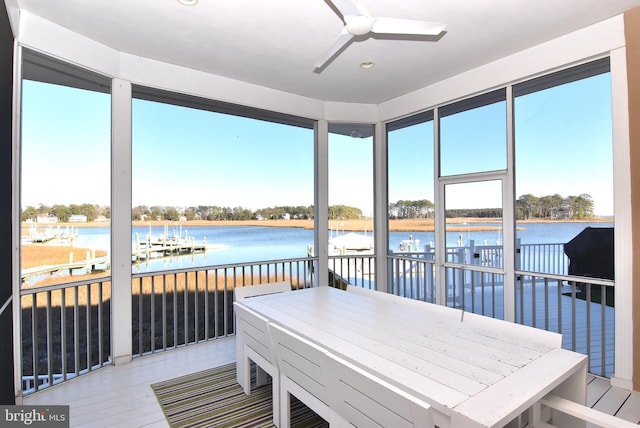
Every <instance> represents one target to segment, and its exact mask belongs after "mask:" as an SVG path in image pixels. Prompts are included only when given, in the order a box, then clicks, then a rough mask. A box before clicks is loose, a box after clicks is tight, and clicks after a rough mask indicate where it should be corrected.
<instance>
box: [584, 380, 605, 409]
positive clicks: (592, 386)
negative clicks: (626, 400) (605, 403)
mask: <svg viewBox="0 0 640 428" xmlns="http://www.w3.org/2000/svg"><path fill="white" fill-rule="evenodd" d="M609 388H611V384H610V382H609V380H608V379H605V378H601V377H594V378H593V380H592V381H591V382H589V385H588V387H587V402H586V405H587V406H589V407H593V406H594V405H595V404H596V403H597V402H598V400H600V399H601V398H602V396H603V395H604V394H605V393H606V392H607V391H608V390H609Z"/></svg>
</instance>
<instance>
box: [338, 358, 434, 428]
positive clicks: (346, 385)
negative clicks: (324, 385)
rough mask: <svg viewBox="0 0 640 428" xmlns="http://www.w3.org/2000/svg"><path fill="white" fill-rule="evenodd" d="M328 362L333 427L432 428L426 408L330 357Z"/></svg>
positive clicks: (358, 370) (422, 404) (342, 361)
mask: <svg viewBox="0 0 640 428" xmlns="http://www.w3.org/2000/svg"><path fill="white" fill-rule="evenodd" d="M327 362H328V366H327V370H326V373H327V376H328V379H329V393H330V394H329V400H330V407H331V409H332V411H333V412H335V413H336V414H337V417H335V416H334V418H333V419H332V420H331V426H332V427H337V428H340V427H353V426H355V427H376V426H381V427H393V428H433V427H434V425H433V416H432V414H431V406H429V404H427V403H425V402H424V401H422V400H419V399H417V398H415V397H412V396H411V395H409V394H407V393H405V392H404V391H402V390H400V389H398V388H397V387H395V386H393V385H391V384H389V383H388V382H385V381H383V380H381V379H379V378H377V377H375V376H373V375H371V374H370V373H367V372H366V371H364V370H362V369H361V368H359V367H357V366H355V365H353V364H351V363H349V362H348V361H346V360H344V359H342V358H340V357H337V356H335V355H333V354H331V353H328V354H327Z"/></svg>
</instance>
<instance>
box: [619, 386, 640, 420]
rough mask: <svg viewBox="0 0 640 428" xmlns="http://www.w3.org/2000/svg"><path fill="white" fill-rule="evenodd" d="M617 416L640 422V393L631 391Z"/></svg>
mask: <svg viewBox="0 0 640 428" xmlns="http://www.w3.org/2000/svg"><path fill="white" fill-rule="evenodd" d="M616 416H617V417H619V418H622V419H624V420H627V421H629V422H634V423H636V424H640V394H637V393H633V392H632V393H630V394H629V398H627V401H625V402H624V404H623V405H622V407H621V408H620V410H618V413H616Z"/></svg>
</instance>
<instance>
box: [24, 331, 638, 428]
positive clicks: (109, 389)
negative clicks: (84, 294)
mask: <svg viewBox="0 0 640 428" xmlns="http://www.w3.org/2000/svg"><path fill="white" fill-rule="evenodd" d="M233 361H235V338H234V337H230V338H227V339H221V340H217V341H211V342H208V343H203V344H199V345H193V346H188V347H186V348H181V349H178V350H172V351H167V352H161V353H158V354H156V355H151V356H145V357H142V358H137V359H135V360H134V361H133V362H132V363H130V364H125V365H121V366H118V367H114V366H109V367H105V368H102V369H100V370H97V371H96V372H95V373H90V374H88V375H83V376H80V377H79V378H77V379H73V380H70V381H67V382H64V383H62V384H60V385H56V386H54V387H52V388H49V389H46V390H43V391H40V392H37V393H35V394H31V395H29V396H27V397H25V399H24V404H26V405H55V404H68V405H69V406H70V419H71V420H70V426H71V427H84V428H102V427H104V428H111V427H116V426H117V427H124V428H135V427H147V428H160V427H163V428H165V427H168V424H167V422H166V420H165V418H164V415H163V413H162V410H161V409H160V406H159V405H158V402H157V401H156V398H155V395H154V394H153V391H152V390H151V386H150V385H151V384H152V383H156V382H159V381H162V380H167V379H172V378H175V377H178V376H181V375H185V374H189V373H194V372H197V371H201V370H205V369H207V368H211V367H215V366H219V365H223V364H227V363H230V362H233ZM588 382H589V383H588V390H587V404H588V405H589V406H591V407H594V408H596V409H598V410H600V411H603V412H606V413H609V414H612V415H616V416H618V417H621V418H623V419H626V420H629V421H632V422H634V423H640V394H635V393H630V392H629V391H625V390H622V389H619V388H614V387H611V385H610V384H609V381H608V380H607V379H604V378H599V377H594V376H589V379H588Z"/></svg>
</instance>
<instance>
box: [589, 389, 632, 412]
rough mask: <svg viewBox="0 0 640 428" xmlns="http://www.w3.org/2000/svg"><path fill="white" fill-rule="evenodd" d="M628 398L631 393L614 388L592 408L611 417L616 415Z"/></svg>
mask: <svg viewBox="0 0 640 428" xmlns="http://www.w3.org/2000/svg"><path fill="white" fill-rule="evenodd" d="M607 382H608V381H607ZM628 398H629V391H626V390H624V389H621V388H616V387H613V386H612V387H611V388H609V389H608V390H607V392H606V393H605V394H604V395H603V396H602V397H601V398H600V399H599V400H598V401H597V402H596V403H595V404H594V405H593V406H592V407H593V408H594V409H596V410H600V411H601V412H604V413H607V414H609V415H615V414H616V413H618V410H620V408H621V407H622V405H623V404H624V403H625V402H626V401H627V399H628Z"/></svg>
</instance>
